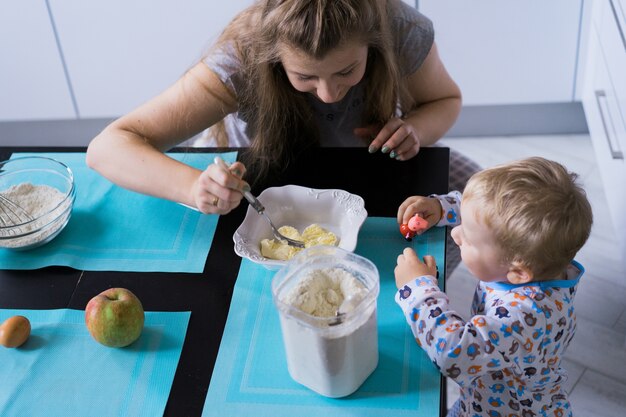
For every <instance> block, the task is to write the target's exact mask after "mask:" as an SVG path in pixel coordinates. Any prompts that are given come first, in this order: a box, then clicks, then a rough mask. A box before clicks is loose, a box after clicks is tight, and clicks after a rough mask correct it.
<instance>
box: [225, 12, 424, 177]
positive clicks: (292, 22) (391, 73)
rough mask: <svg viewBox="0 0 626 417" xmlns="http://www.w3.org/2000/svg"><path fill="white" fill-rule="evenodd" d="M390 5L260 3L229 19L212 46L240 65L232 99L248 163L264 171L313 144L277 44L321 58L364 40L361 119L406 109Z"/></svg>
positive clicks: (315, 133) (302, 103)
mask: <svg viewBox="0 0 626 417" xmlns="http://www.w3.org/2000/svg"><path fill="white" fill-rule="evenodd" d="M396 7H400V6H399V4H398V1H397V0H261V1H258V2H256V3H255V4H254V5H252V6H251V7H249V8H247V9H246V10H244V11H243V12H242V13H240V14H239V15H237V16H236V17H235V18H234V19H233V21H232V22H231V23H230V24H229V25H228V27H227V28H226V29H225V30H224V32H223V33H222V34H221V36H220V38H219V39H218V42H217V44H216V47H221V46H224V45H228V46H229V47H232V48H234V50H235V52H236V53H237V54H238V57H239V59H240V61H241V64H242V68H241V77H242V80H243V82H244V88H243V89H242V91H238V92H237V94H238V97H237V100H238V104H239V108H238V111H239V112H240V116H241V117H242V118H243V119H244V120H246V122H247V123H248V131H249V132H251V138H250V139H251V148H250V155H251V157H252V158H251V160H250V161H248V164H249V165H252V166H249V168H251V169H253V170H254V172H256V173H257V174H258V175H259V176H263V175H264V174H265V173H267V172H268V170H270V169H272V168H275V167H280V166H286V164H288V162H289V160H290V158H291V157H292V156H293V155H295V154H296V153H298V152H301V151H303V150H305V149H306V148H307V147H309V146H312V145H316V144H318V143H319V129H318V127H317V125H316V123H315V119H314V118H315V115H314V112H313V110H312V108H311V106H310V105H309V104H308V103H307V100H306V96H305V94H307V93H302V92H299V91H297V90H296V89H295V88H293V86H292V85H291V83H290V82H289V80H288V78H287V75H286V73H285V70H284V68H283V66H282V64H281V61H280V57H279V52H280V47H281V45H287V46H289V47H291V48H295V49H298V50H301V51H303V52H304V53H306V54H308V55H310V56H311V57H313V58H316V59H321V58H323V57H324V56H325V55H326V54H327V53H328V52H329V51H331V50H332V49H334V48H336V47H337V46H339V45H341V44H342V43H343V42H345V41H348V40H354V39H356V40H359V41H360V40H362V41H363V42H364V43H366V44H367V45H368V62H367V69H366V72H365V76H364V77H365V78H366V81H365V83H364V84H365V87H364V88H365V103H366V104H365V114H364V117H363V121H364V124H365V125H370V124H380V125H382V124H384V123H385V122H386V121H387V120H389V119H390V118H392V117H393V116H394V115H396V114H397V113H398V110H399V111H400V114H402V113H404V112H406V111H408V110H409V109H410V108H411V107H412V105H413V102H412V101H411V99H410V95H409V94H408V89H407V86H406V85H405V84H404V83H402V81H401V76H400V72H399V69H398V64H397V63H398V58H397V56H396V53H395V49H394V45H393V40H392V37H391V34H390V29H389V24H390V22H389V18H388V16H389V13H388V12H389V10H390V8H396Z"/></svg>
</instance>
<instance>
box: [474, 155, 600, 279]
mask: <svg viewBox="0 0 626 417" xmlns="http://www.w3.org/2000/svg"><path fill="white" fill-rule="evenodd" d="M577 177H578V176H577V175H576V174H575V173H570V172H568V171H567V169H565V167H563V166H562V165H561V164H559V163H557V162H554V161H550V160H547V159H544V158H539V157H533V158H528V159H522V160H519V161H515V162H511V163H508V164H503V165H498V166H496V167H493V168H488V169H485V170H483V171H480V172H478V173H476V174H474V175H473V176H472V177H471V178H470V180H469V181H468V183H467V186H466V187H465V191H464V192H463V201H464V202H465V201H469V200H471V201H473V202H474V203H476V204H477V206H478V207H481V211H480V212H479V213H477V216H478V219H477V220H478V221H480V222H481V223H483V224H485V225H486V226H487V227H489V229H491V231H492V232H493V234H494V237H495V240H496V242H497V244H498V245H499V246H500V248H501V250H502V254H503V257H504V259H503V261H504V262H505V263H508V264H512V263H514V262H515V263H518V264H520V265H523V266H525V267H527V268H528V269H530V270H531V271H532V272H533V275H534V279H535V280H540V279H550V278H554V277H556V276H558V274H560V273H561V272H562V271H563V270H564V269H565V268H566V266H567V265H568V264H569V263H570V262H571V260H572V259H574V256H575V255H576V253H577V252H578V250H579V249H580V248H581V247H582V246H583V245H584V243H585V242H586V240H587V238H588V237H589V233H590V231H591V225H592V223H593V215H592V212H591V206H590V204H589V201H588V200H587V197H586V194H585V191H584V190H583V189H582V188H581V187H580V186H579V185H578V184H577V183H576V179H577Z"/></svg>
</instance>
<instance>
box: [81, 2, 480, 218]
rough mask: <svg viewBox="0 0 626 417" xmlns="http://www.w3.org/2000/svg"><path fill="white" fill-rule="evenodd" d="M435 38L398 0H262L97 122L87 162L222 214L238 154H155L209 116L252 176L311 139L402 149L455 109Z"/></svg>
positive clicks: (217, 135)
mask: <svg viewBox="0 0 626 417" xmlns="http://www.w3.org/2000/svg"><path fill="white" fill-rule="evenodd" d="M433 39H434V32H433V28H432V24H431V22H430V21H429V20H428V19H427V18H425V17H424V16H422V15H421V14H419V13H418V12H417V11H416V10H415V9H413V8H411V7H409V6H407V5H406V4H404V3H402V2H401V1H397V0H259V1H257V2H255V3H254V4H253V5H252V6H250V7H249V8H247V9H245V10H244V11H243V12H242V13H240V14H239V15H238V16H237V17H235V18H234V19H233V21H231V22H230V24H229V25H228V26H227V27H226V29H225V30H224V32H223V33H222V35H221V36H220V38H219V39H218V41H217V43H216V45H214V47H213V48H212V50H211V51H210V53H209V54H208V55H207V56H206V57H205V59H203V60H202V61H201V62H199V63H197V64H196V65H195V66H193V67H192V68H191V69H190V70H189V71H188V72H187V73H186V74H185V75H183V76H182V78H181V79H180V80H178V81H177V82H176V83H175V84H174V85H173V86H171V87H170V88H169V89H167V90H166V91H165V92H163V93H162V94H161V95H159V96H157V97H156V98H154V99H152V100H150V101H149V102H147V103H146V104H144V105H142V106H141V107H139V108H138V109H136V110H134V111H132V112H131V113H129V114H128V115H125V116H123V117H121V118H119V119H118V120H116V121H114V122H113V123H112V124H111V125H109V126H108V127H106V128H105V129H104V130H103V132H102V133H100V134H99V135H98V136H97V137H96V138H95V139H94V140H93V141H92V142H91V144H90V145H89V149H88V152H87V163H88V165H89V166H90V167H92V168H93V169H95V170H97V171H98V172H100V173H101V174H102V175H103V176H105V177H107V178H109V179H110V180H111V181H113V182H115V183H117V184H118V185H120V186H122V187H126V188H129V189H132V190H134V191H137V192H141V193H145V194H150V195H153V196H157V197H161V198H166V199H169V200H173V201H177V202H180V203H183V204H187V205H189V206H193V207H196V208H198V209H199V210H200V211H201V212H203V213H219V214H225V213H228V212H230V211H231V210H232V209H234V208H235V207H236V206H237V205H238V204H239V203H240V200H241V197H242V195H241V193H240V191H241V190H244V189H246V188H248V187H249V185H248V184H247V183H246V182H245V181H243V179H242V177H243V174H244V173H245V171H246V167H245V166H244V165H243V164H242V163H240V162H237V163H235V164H233V165H232V166H231V168H230V172H227V171H225V170H223V169H220V168H219V167H218V166H216V165H214V164H212V165H209V166H208V167H207V168H206V170H204V171H200V170H197V169H195V168H192V167H189V166H187V165H185V164H183V163H180V162H178V161H175V160H173V159H171V158H169V157H167V156H166V155H165V154H164V152H165V151H166V150H168V149H170V148H172V147H174V146H175V145H177V144H179V143H181V142H183V141H184V140H186V139H188V138H190V137H191V136H193V135H195V134H197V133H199V132H202V131H203V130H205V129H207V128H209V127H211V131H210V132H211V133H212V137H213V138H214V139H215V141H216V142H215V143H216V144H218V145H220V146H249V147H250V151H251V155H252V156H253V158H252V162H251V164H249V166H248V168H250V169H254V171H255V172H256V173H257V175H259V174H260V175H263V174H264V173H267V172H268V171H269V170H271V169H273V168H275V167H278V166H284V164H287V163H289V160H290V158H291V157H292V156H293V155H295V154H296V153H298V152H302V151H303V150H305V149H307V147H309V146H316V145H321V146H363V147H367V148H368V150H369V152H377V151H379V150H380V151H382V152H384V153H388V154H389V156H390V157H392V158H395V159H397V160H399V161H403V160H407V159H410V158H412V157H414V156H415V155H416V154H417V153H418V152H419V149H420V147H421V146H429V145H432V144H434V143H435V142H436V141H437V140H438V139H439V138H441V136H443V134H444V133H445V132H446V131H447V130H448V129H449V128H450V127H451V125H452V124H453V123H454V121H455V120H456V118H457V116H458V114H459V111H460V108H461V93H460V91H459V88H458V87H457V85H456V84H455V83H454V81H453V80H452V79H451V78H450V76H449V75H448V73H447V71H446V70H445V67H444V66H443V64H442V62H441V60H440V58H439V55H438V53H437V47H436V45H435V44H434V40H433ZM469 174H471V172H469V173H468V175H467V177H468V176H469ZM463 182H464V181H463ZM457 188H458V187H457Z"/></svg>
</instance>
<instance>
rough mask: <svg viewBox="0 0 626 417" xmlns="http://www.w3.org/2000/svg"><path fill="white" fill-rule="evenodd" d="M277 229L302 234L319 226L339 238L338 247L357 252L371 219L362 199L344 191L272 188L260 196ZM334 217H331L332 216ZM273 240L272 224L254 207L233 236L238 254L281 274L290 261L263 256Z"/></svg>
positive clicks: (288, 187) (309, 188)
mask: <svg viewBox="0 0 626 417" xmlns="http://www.w3.org/2000/svg"><path fill="white" fill-rule="evenodd" d="M258 199H259V201H261V203H262V204H263V205H264V206H265V212H266V213H267V215H268V216H269V217H270V218H271V219H272V222H273V223H274V224H275V225H276V227H280V226H283V225H289V226H293V227H295V228H296V229H298V230H299V231H300V232H302V230H304V228H305V227H307V226H309V225H311V224H313V223H317V224H319V225H320V226H321V227H323V228H325V229H327V230H329V231H331V232H333V233H335V234H336V235H337V236H338V237H339V244H338V245H337V246H338V247H340V248H342V249H345V250H347V251H350V252H353V251H354V249H355V248H356V244H357V238H358V234H359V230H360V229H361V226H362V225H363V223H364V222H365V219H366V218H367V211H366V210H365V201H364V200H363V198H362V197H360V196H358V195H356V194H352V193H349V192H347V191H345V190H341V189H316V188H311V187H303V186H299V185H284V186H281V187H270V188H267V189H265V190H264V191H263V192H261V194H259V196H258ZM329 214H330V217H329V216H328V215H329ZM265 238H273V235H272V231H271V229H270V226H269V224H268V223H267V221H266V220H265V219H264V218H263V216H260V215H259V214H258V213H257V212H256V211H255V210H254V209H253V208H252V207H250V206H248V209H247V211H246V216H245V218H244V220H243V222H242V223H241V225H240V226H239V228H237V230H236V231H235V234H234V235H233V242H234V243H235V253H236V254H237V255H239V256H241V257H242V258H246V259H249V260H251V261H252V262H255V263H258V264H261V265H263V266H265V267H266V268H268V269H271V270H277V269H279V268H281V267H282V266H284V265H285V264H286V263H287V261H279V260H274V259H268V258H265V257H264V256H262V255H261V250H260V242H261V240H262V239H265Z"/></svg>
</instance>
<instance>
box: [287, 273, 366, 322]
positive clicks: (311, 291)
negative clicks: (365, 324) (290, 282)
mask: <svg viewBox="0 0 626 417" xmlns="http://www.w3.org/2000/svg"><path fill="white" fill-rule="evenodd" d="M366 295H367V288H365V286H364V285H363V284H362V283H361V281H359V280H358V279H356V278H355V277H354V275H352V274H351V273H349V272H348V271H346V270H344V269H342V268H329V269H314V270H311V271H308V272H307V273H306V275H305V276H304V278H302V280H301V281H300V282H299V283H298V284H297V285H296V286H295V287H294V288H292V289H291V291H290V292H289V293H288V294H287V297H286V298H285V300H284V302H285V303H286V304H289V305H292V306H294V307H297V308H299V309H300V310H302V311H304V312H305V313H307V314H310V315H312V316H315V317H334V316H335V313H336V312H337V310H338V309H339V306H341V303H342V302H343V301H344V300H345V299H346V298H350V302H351V304H352V303H353V304H358V302H359V301H360V300H362V299H363V298H364V297H365V296H366Z"/></svg>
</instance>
